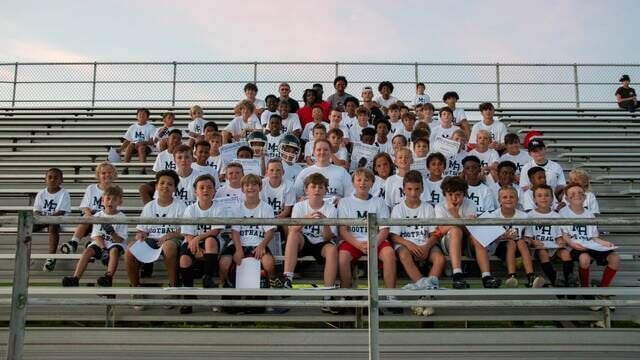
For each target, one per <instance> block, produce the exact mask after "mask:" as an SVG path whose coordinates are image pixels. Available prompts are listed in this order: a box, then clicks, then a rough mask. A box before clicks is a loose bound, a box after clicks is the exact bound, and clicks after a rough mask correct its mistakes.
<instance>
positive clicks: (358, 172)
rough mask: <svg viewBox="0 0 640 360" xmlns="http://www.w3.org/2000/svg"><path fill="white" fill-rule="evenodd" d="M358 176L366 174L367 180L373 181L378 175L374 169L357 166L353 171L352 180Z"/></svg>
mask: <svg viewBox="0 0 640 360" xmlns="http://www.w3.org/2000/svg"><path fill="white" fill-rule="evenodd" d="M356 176H364V177H365V178H366V179H367V180H370V181H371V182H373V181H375V179H376V176H375V175H374V174H373V171H371V170H370V169H369V168H365V167H360V168H357V169H356V170H355V171H354V172H353V175H351V180H355V178H356Z"/></svg>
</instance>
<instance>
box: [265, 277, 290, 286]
mask: <svg viewBox="0 0 640 360" xmlns="http://www.w3.org/2000/svg"><path fill="white" fill-rule="evenodd" d="M269 286H270V287H272V288H274V289H291V288H292V287H293V286H292V285H291V279H289V278H288V277H286V276H284V275H282V276H280V277H275V278H272V279H270V280H269Z"/></svg>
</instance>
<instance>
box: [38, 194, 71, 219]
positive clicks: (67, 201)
mask: <svg viewBox="0 0 640 360" xmlns="http://www.w3.org/2000/svg"><path fill="white" fill-rule="evenodd" d="M33 211H40V212H41V213H43V214H44V215H51V214H54V213H57V212H59V211H64V213H65V215H66V214H68V213H70V212H71V197H70V196H69V192H68V191H67V190H65V189H64V188H62V187H61V188H60V190H58V192H56V193H53V194H52V193H50V192H49V191H47V189H46V188H45V189H42V190H40V191H39V192H38V194H36V198H35V200H34V202H33Z"/></svg>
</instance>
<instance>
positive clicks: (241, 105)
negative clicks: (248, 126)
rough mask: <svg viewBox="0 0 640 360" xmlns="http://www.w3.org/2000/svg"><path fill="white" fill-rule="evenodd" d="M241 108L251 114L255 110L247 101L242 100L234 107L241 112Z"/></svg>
mask: <svg viewBox="0 0 640 360" xmlns="http://www.w3.org/2000/svg"><path fill="white" fill-rule="evenodd" d="M242 108H246V109H247V110H249V112H253V111H254V110H255V109H256V106H255V105H253V103H252V102H251V101H249V100H242V101H240V103H239V104H238V106H236V109H238V110H242Z"/></svg>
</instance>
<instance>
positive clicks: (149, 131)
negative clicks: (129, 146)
mask: <svg viewBox="0 0 640 360" xmlns="http://www.w3.org/2000/svg"><path fill="white" fill-rule="evenodd" d="M155 133H156V127H155V126H153V125H152V124H149V123H146V124H144V125H140V124H138V123H135V124H132V125H131V126H129V128H128V129H127V132H126V133H124V139H125V140H127V141H129V142H131V143H141V142H146V141H149V140H151V139H153V135H154V134H155Z"/></svg>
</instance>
